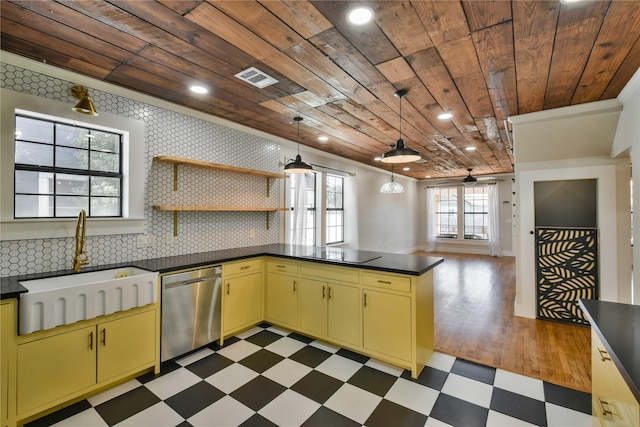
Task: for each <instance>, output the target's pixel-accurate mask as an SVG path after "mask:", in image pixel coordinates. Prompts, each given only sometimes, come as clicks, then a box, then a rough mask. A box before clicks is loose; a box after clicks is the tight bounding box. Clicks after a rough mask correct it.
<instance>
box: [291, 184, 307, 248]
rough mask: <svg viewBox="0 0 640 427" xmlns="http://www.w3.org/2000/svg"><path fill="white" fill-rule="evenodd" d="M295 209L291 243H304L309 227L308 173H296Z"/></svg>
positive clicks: (292, 215) (292, 217) (292, 214)
mask: <svg viewBox="0 0 640 427" xmlns="http://www.w3.org/2000/svg"><path fill="white" fill-rule="evenodd" d="M292 175H293V176H292V177H291V179H292V180H293V186H294V192H293V204H292V206H293V210H292V211H291V244H292V245H304V244H305V238H304V237H305V236H304V234H305V231H306V229H307V180H306V174H304V173H294V174H292Z"/></svg>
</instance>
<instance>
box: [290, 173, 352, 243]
mask: <svg viewBox="0 0 640 427" xmlns="http://www.w3.org/2000/svg"><path fill="white" fill-rule="evenodd" d="M299 179H301V178H300V177H298V176H292V177H291V178H289V179H288V181H289V190H288V197H289V201H288V204H289V209H290V211H289V215H288V217H287V218H288V219H287V220H288V221H289V224H288V227H287V233H288V236H286V241H287V242H289V243H295V244H302V245H319V246H324V245H332V244H341V243H344V242H345V224H344V218H345V213H344V197H345V194H344V187H345V183H344V181H345V179H344V178H343V177H341V176H338V175H332V174H329V173H324V172H313V173H307V174H304V181H298V180H299ZM296 182H303V183H304V185H305V186H306V191H298V190H297V189H296ZM298 205H300V206H298Z"/></svg>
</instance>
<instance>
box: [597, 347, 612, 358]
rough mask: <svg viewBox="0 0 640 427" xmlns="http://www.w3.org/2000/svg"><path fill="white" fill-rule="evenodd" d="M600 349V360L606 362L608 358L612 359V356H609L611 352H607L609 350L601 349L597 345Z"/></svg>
mask: <svg viewBox="0 0 640 427" xmlns="http://www.w3.org/2000/svg"><path fill="white" fill-rule="evenodd" d="M596 348H597V349H598V354H599V355H600V360H601V361H603V362H605V361H607V360H611V358H610V357H609V352H607V350H601V349H600V348H599V347H596Z"/></svg>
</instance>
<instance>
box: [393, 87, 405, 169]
mask: <svg viewBox="0 0 640 427" xmlns="http://www.w3.org/2000/svg"><path fill="white" fill-rule="evenodd" d="M402 98H403V97H402V96H401V97H400V139H402ZM392 172H393V168H392Z"/></svg>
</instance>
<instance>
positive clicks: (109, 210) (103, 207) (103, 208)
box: [91, 197, 120, 216]
mask: <svg viewBox="0 0 640 427" xmlns="http://www.w3.org/2000/svg"><path fill="white" fill-rule="evenodd" d="M119 215H120V205H119V200H118V199H117V198H114V197H92V198H91V216H119Z"/></svg>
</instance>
